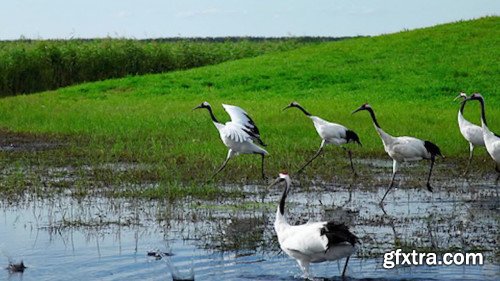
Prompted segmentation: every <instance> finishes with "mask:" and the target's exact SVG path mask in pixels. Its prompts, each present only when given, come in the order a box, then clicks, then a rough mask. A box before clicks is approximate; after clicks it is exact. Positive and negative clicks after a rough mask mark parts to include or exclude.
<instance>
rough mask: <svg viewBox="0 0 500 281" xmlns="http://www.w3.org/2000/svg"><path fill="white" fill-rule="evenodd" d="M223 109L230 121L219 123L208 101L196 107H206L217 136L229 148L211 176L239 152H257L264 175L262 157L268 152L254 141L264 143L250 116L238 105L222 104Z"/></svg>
mask: <svg viewBox="0 0 500 281" xmlns="http://www.w3.org/2000/svg"><path fill="white" fill-rule="evenodd" d="M222 106H223V107H224V110H226V112H227V113H228V114H229V116H230V117H231V121H229V122H226V123H225V124H222V123H220V122H219V121H218V120H217V118H215V115H214V114H213V112H212V107H211V106H210V104H209V103H208V102H203V103H202V104H200V105H199V106H197V107H195V108H194V109H198V108H206V109H207V110H208V112H209V113H210V117H211V118H212V122H213V123H214V126H215V128H217V131H218V132H219V136H220V138H221V140H222V143H224V145H225V146H226V147H227V148H228V149H229V150H228V152H227V157H226V160H225V161H224V162H223V163H222V166H221V167H220V168H219V169H218V170H217V171H216V172H215V174H214V175H213V176H212V178H213V177H215V176H216V175H217V174H218V173H219V172H220V171H222V170H223V169H224V167H225V166H226V164H227V162H228V161H229V159H231V158H233V157H235V156H237V155H239V154H259V155H261V157H262V178H265V175H264V157H265V156H266V155H268V154H269V153H268V152H267V151H266V150H265V149H263V148H261V147H260V146H258V145H256V144H255V143H254V141H257V142H259V143H260V144H262V145H265V144H264V143H263V142H262V140H261V139H260V133H259V129H258V128H257V126H256V125H255V123H254V122H253V120H252V119H251V118H250V116H249V115H248V114H247V113H246V112H245V111H244V110H243V109H241V108H240V107H237V106H234V105H228V104H223V105H222Z"/></svg>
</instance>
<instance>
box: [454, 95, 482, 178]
mask: <svg viewBox="0 0 500 281" xmlns="http://www.w3.org/2000/svg"><path fill="white" fill-rule="evenodd" d="M458 98H463V99H464V101H463V102H462V105H461V106H460V109H459V110H458V127H459V128H460V133H461V134H462V136H463V137H464V139H465V140H466V141H468V142H469V161H468V162H467V167H466V168H465V172H464V175H465V174H466V173H467V171H468V170H469V166H470V164H471V162H472V156H473V155H474V148H475V147H477V146H485V145H484V138H483V128H481V127H480V126H478V125H476V124H473V123H471V122H469V121H468V120H467V119H465V118H464V115H463V110H464V108H465V104H466V102H465V99H467V95H466V94H465V93H460V94H459V95H458V96H457V97H456V98H455V99H458Z"/></svg>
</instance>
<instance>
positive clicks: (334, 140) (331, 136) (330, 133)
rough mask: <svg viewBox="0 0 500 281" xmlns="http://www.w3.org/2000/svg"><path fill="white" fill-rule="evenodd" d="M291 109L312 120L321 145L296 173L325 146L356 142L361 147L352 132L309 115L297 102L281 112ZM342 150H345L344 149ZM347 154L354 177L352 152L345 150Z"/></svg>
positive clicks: (309, 162) (357, 138)
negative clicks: (297, 110)
mask: <svg viewBox="0 0 500 281" xmlns="http://www.w3.org/2000/svg"><path fill="white" fill-rule="evenodd" d="M292 107H295V108H298V109H299V110H301V111H302V112H303V113H304V114H305V115H306V116H307V117H309V118H310V119H311V120H312V122H313V125H314V128H316V132H317V133H318V135H319V136H320V137H321V145H320V147H319V149H318V151H317V152H316V154H314V156H313V157H312V158H311V159H310V160H309V161H307V162H306V163H305V164H304V165H302V167H301V168H300V169H299V171H298V173H300V172H302V170H304V168H305V167H307V165H309V164H311V162H312V161H313V160H314V159H316V158H317V157H318V156H319V155H320V154H321V152H322V151H323V148H324V146H325V145H326V144H334V145H337V146H340V145H343V144H346V143H349V142H356V143H358V145H360V146H361V142H360V141H359V137H358V135H357V134H356V133H355V132H354V131H352V130H349V129H347V128H346V127H344V126H342V125H340V124H336V123H332V122H328V121H326V120H324V119H321V118H319V117H317V116H313V115H311V114H310V113H309V112H308V111H307V110H305V109H304V107H302V106H301V105H300V104H299V103H298V102H295V101H294V102H291V103H290V104H289V105H288V106H287V107H285V108H283V110H286V109H288V108H292ZM342 148H343V149H344V150H346V148H345V147H342ZM347 153H348V155H349V161H350V162H351V169H352V172H353V173H354V175H356V172H355V171H354V165H353V164H352V152H351V150H349V149H347Z"/></svg>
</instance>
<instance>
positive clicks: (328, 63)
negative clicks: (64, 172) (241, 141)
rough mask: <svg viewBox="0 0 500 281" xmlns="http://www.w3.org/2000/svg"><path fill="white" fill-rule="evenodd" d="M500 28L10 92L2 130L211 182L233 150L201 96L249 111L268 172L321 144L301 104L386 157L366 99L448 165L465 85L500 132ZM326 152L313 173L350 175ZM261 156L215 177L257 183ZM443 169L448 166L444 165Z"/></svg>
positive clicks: (332, 45) (483, 25) (426, 33)
mask: <svg viewBox="0 0 500 281" xmlns="http://www.w3.org/2000/svg"><path fill="white" fill-rule="evenodd" d="M499 27H500V17H486V18H481V19H478V20H473V21H461V22H456V23H451V24H445V25H440V26H436V27H432V28H425V29H418V30H413V31H405V32H400V33H397V34H389V35H383V36H377V37H372V38H356V39H349V40H344V41H339V42H328V43H322V44H318V45H314V46H306V47H303V48H299V49H295V50H292V51H287V52H281V53H272V54H267V55H263V56H259V57H256V58H248V59H241V60H235V61H230V62H225V63H222V64H219V65H215V66H207V67H200V68H196V69H190V70H185V71H175V72H170V73H166V74H156V75H144V76H136V77H126V78H122V79H115V80H106V81H102V82H96V83H86V84H81V85H78V86H73V87H68V88H62V89H59V90H56V91H49V92H44V93H40V94H34V95H26V96H15V97H7V98H3V99H1V100H0V112H1V114H0V126H1V127H3V128H5V129H7V130H11V131H15V132H31V133H36V134H56V135H64V136H69V137H68V138H69V143H70V144H69V145H68V146H67V147H66V148H65V150H64V153H65V154H66V155H60V156H61V157H62V158H61V160H62V161H66V162H67V163H72V164H73V165H78V164H83V163H85V164H100V163H116V162H134V163H146V164H152V165H154V166H155V167H157V168H158V173H156V174H155V176H154V177H153V178H152V180H154V181H161V182H181V183H188V184H190V183H195V182H202V181H204V180H205V179H206V178H208V177H209V175H210V174H211V173H212V172H213V171H214V170H215V169H216V168H217V167H218V166H219V165H220V164H221V163H222V161H223V160H224V158H225V156H226V153H227V150H226V148H225V146H224V145H223V144H222V143H221V141H220V139H219V136H218V133H217V131H216V130H215V128H214V127H213V125H212V123H211V121H210V118H209V116H208V113H207V112H204V111H191V109H192V108H193V107H194V106H196V105H198V104H199V103H201V102H202V101H205V100H206V101H209V102H210V103H211V104H212V106H213V108H214V112H215V114H216V116H218V118H219V119H220V120H222V121H226V120H228V116H227V115H226V114H225V112H224V111H223V109H222V107H221V106H220V104H221V103H228V104H235V105H238V106H241V107H242V108H244V109H246V110H247V111H248V113H249V114H250V115H251V116H252V117H253V119H254V120H255V122H256V123H257V125H258V126H259V128H260V131H261V135H262V138H263V139H264V141H265V142H266V143H268V145H269V146H268V147H267V149H268V151H269V152H270V154H271V155H270V157H269V158H268V161H267V164H268V175H270V176H274V175H275V174H277V173H278V171H280V170H283V169H284V170H290V171H295V169H297V168H298V167H299V165H300V164H301V163H303V162H304V161H305V160H306V159H308V158H309V157H311V156H312V154H314V152H315V151H316V150H317V148H318V147H319V144H320V139H319V137H318V136H317V134H316V132H315V130H314V127H313V125H312V124H311V122H310V120H308V119H307V118H306V117H305V116H304V115H303V114H302V113H301V112H299V111H297V110H295V109H290V110H288V111H285V112H281V109H282V108H283V107H284V106H286V105H287V104H288V103H290V102H291V101H293V100H296V101H298V102H300V103H301V104H302V105H303V106H304V107H305V108H306V109H308V110H309V111H310V112H311V113H312V114H315V115H318V116H320V117H323V118H325V119H327V120H331V121H334V122H338V123H341V124H344V125H345V126H347V127H349V128H351V129H352V130H354V131H355V132H357V133H358V135H359V136H360V139H361V142H362V143H363V147H356V146H352V147H353V151H354V157H356V158H367V157H368V158H369V157H380V158H383V159H388V156H386V155H385V153H384V151H383V147H382V144H381V141H380V139H379V138H378V136H377V135H376V133H375V130H374V129H373V126H372V124H371V120H370V118H369V115H368V114H365V113H357V114H356V115H351V112H352V111H353V110H354V109H356V108H357V107H359V106H360V105H361V104H362V103H364V102H369V103H370V104H371V105H372V106H373V108H374V109H375V112H376V113H377V116H378V119H379V123H380V124H381V126H382V127H383V128H384V129H386V131H387V132H388V133H391V134H393V135H410V136H415V137H418V138H422V139H425V140H430V141H432V142H434V143H436V144H437V145H438V146H439V147H440V148H441V150H442V152H443V154H444V155H446V156H447V159H446V160H445V161H446V162H449V161H454V162H464V161H465V159H466V158H467V157H468V144H467V143H466V141H465V140H464V139H463V138H462V136H461V135H460V132H459V130H458V125H457V121H456V118H457V111H458V108H459V104H458V103H457V102H453V101H452V100H453V98H454V97H455V96H456V95H457V94H458V93H459V92H460V91H465V92H467V93H472V92H481V93H482V94H483V96H484V97H485V99H486V109H487V116H488V119H489V125H490V129H492V130H493V131H495V132H500V123H498V122H497V121H498V120H500V110H499V109H500V97H499V94H498V83H497V81H498V77H499V74H500V68H499V64H498V61H497V58H498V57H499V55H500V52H499V51H500V47H499V46H500V44H499V43H500V42H499V40H500V39H499V38H500V28H499ZM465 115H466V118H468V119H469V120H471V121H474V122H476V123H477V121H479V106H478V103H477V102H471V103H470V104H468V105H467V108H466V112H465ZM326 155H327V156H325V157H322V158H320V159H318V160H316V161H315V162H314V163H313V164H312V166H311V167H310V168H309V169H308V170H307V173H308V174H309V175H313V174H315V175H318V176H321V177H324V178H325V179H328V178H331V177H333V176H334V175H341V174H345V175H350V170H349V167H348V160H347V157H346V156H345V153H344V152H343V151H342V150H341V149H339V148H334V147H328V149H327V150H326ZM476 157H477V158H476V160H475V162H474V165H475V166H476V168H478V169H490V168H491V166H490V165H493V162H492V161H491V159H489V156H488V155H487V154H486V152H485V151H484V149H478V150H477V153H476ZM75 159H77V160H75ZM259 160H260V159H259V157H258V156H251V155H245V156H239V157H237V158H236V159H234V160H231V162H230V163H229V164H228V166H227V168H226V170H225V171H224V172H223V173H222V174H221V175H220V177H219V179H220V180H227V181H229V182H232V183H234V182H239V181H241V182H242V183H244V182H247V181H248V179H251V180H254V179H258V177H259V176H258V175H259V172H258V171H259V169H260V161H259ZM439 162H442V161H441V160H439ZM358 166H361V164H359V165H358ZM436 168H437V169H438V172H439V171H442V172H446V173H451V171H449V168H447V167H445V166H444V165H440V163H438V165H437V167H436ZM332 171H333V173H332ZM366 173H368V174H367V176H369V173H370V171H369V169H367V170H366ZM457 173H458V172H457ZM138 177H140V175H138Z"/></svg>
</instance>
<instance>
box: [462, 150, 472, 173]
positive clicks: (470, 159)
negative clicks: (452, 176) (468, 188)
mask: <svg viewBox="0 0 500 281" xmlns="http://www.w3.org/2000/svg"><path fill="white" fill-rule="evenodd" d="M469 150H470V154H469V162H467V166H466V167H465V171H464V174H463V175H464V176H465V175H466V174H467V172H468V171H469V166H470V163H471V162H472V156H473V155H474V145H473V144H472V143H470V142H469Z"/></svg>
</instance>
